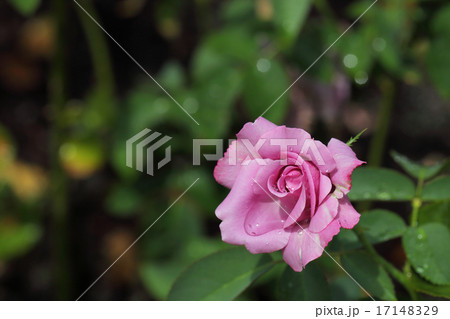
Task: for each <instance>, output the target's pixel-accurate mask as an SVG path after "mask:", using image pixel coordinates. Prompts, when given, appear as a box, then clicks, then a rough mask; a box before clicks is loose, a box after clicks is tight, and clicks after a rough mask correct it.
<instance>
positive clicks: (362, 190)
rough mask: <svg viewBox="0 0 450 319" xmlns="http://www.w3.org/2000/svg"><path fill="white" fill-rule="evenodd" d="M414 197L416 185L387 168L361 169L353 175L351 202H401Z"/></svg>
mask: <svg viewBox="0 0 450 319" xmlns="http://www.w3.org/2000/svg"><path fill="white" fill-rule="evenodd" d="M413 197H414V184H413V183H412V181H411V180H410V179H409V178H407V177H406V176H404V175H402V174H400V173H398V172H396V171H394V170H391V169H386V168H373V167H359V168H357V169H356V170H355V171H354V173H353V175H352V190H351V191H350V193H349V198H350V199H351V200H379V201H401V200H411V199H412V198H413Z"/></svg>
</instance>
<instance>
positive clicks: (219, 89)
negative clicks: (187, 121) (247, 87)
mask: <svg viewBox="0 0 450 319" xmlns="http://www.w3.org/2000/svg"><path fill="white" fill-rule="evenodd" d="M242 77H243V76H242V73H241V71H240V70H237V69H233V68H225V69H221V70H218V72H217V73H215V74H214V75H212V76H210V77H209V78H208V80H207V81H205V82H202V83H196V95H195V96H196V98H197V99H198V112H196V113H194V115H195V117H196V119H197V120H198V121H199V122H200V123H201V125H196V126H194V130H195V133H194V136H196V137H197V138H219V137H223V136H224V135H225V134H226V132H227V130H228V127H229V125H230V122H231V114H232V112H231V108H232V106H233V105H234V101H235V100H236V99H237V97H238V94H239V93H240V90H241V87H242ZM218 119H220V120H218ZM190 127H192V125H190Z"/></svg>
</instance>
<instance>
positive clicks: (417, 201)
mask: <svg viewBox="0 0 450 319" xmlns="http://www.w3.org/2000/svg"><path fill="white" fill-rule="evenodd" d="M424 174H425V170H424V169H422V170H421V171H420V173H419V178H418V181H417V187H416V194H415V196H414V198H413V200H412V201H411V206H412V211H411V219H410V225H411V227H417V222H418V220H419V211H420V207H421V206H422V189H423V183H424V180H425V178H424ZM403 273H404V274H405V275H406V277H407V278H411V277H412V269H411V264H410V263H409V261H408V260H406V262H405V266H404V267H403Z"/></svg>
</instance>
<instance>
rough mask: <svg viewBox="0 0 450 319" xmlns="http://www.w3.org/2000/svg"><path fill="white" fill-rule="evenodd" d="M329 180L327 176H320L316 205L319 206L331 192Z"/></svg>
mask: <svg viewBox="0 0 450 319" xmlns="http://www.w3.org/2000/svg"><path fill="white" fill-rule="evenodd" d="M331 188H332V185H331V180H330V178H329V177H328V176H325V175H323V174H320V185H319V199H318V201H317V202H318V204H319V205H320V204H321V203H322V202H323V200H324V199H325V198H326V197H327V196H328V194H330V192H331Z"/></svg>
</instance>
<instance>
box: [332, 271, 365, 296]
mask: <svg viewBox="0 0 450 319" xmlns="http://www.w3.org/2000/svg"><path fill="white" fill-rule="evenodd" d="M330 288H331V296H332V300H337V301H354V300H358V299H361V298H364V297H367V295H366V294H365V293H364V292H363V291H362V290H361V289H360V288H359V287H358V285H355V282H354V281H353V280H352V279H351V278H350V277H349V276H347V274H344V275H342V276H338V277H336V278H334V279H333V280H332V281H331V283H330Z"/></svg>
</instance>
